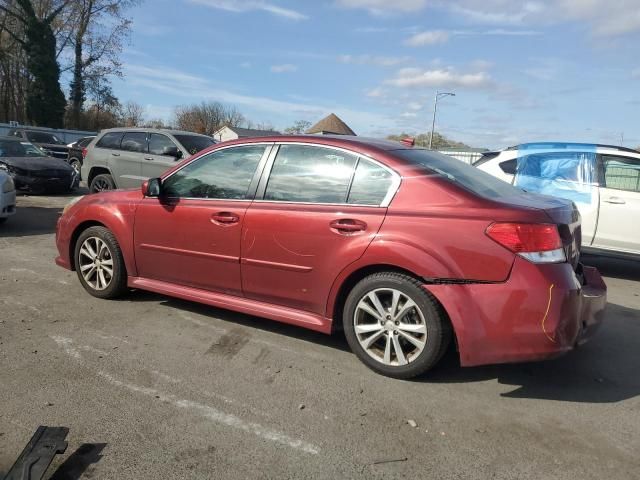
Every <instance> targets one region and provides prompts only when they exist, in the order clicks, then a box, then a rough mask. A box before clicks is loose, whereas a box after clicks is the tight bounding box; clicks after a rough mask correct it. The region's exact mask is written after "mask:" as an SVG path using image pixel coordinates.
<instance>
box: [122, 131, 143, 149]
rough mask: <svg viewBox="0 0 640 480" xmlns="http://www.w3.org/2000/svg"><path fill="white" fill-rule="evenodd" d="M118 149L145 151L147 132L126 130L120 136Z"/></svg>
mask: <svg viewBox="0 0 640 480" xmlns="http://www.w3.org/2000/svg"><path fill="white" fill-rule="evenodd" d="M120 149H121V150H126V151H128V152H140V153H141V152H146V151H147V134H146V133H145V132H127V133H125V134H124V137H122V142H121V143H120Z"/></svg>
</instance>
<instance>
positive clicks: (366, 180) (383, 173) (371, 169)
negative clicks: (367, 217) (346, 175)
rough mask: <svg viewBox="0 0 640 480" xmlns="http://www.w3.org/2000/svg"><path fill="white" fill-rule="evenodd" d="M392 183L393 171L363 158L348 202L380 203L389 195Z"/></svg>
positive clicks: (354, 178) (360, 203)
mask: <svg viewBox="0 0 640 480" xmlns="http://www.w3.org/2000/svg"><path fill="white" fill-rule="evenodd" d="M392 184H393V175H392V174H391V172H389V171H388V170H387V169H385V168H382V167H381V166H380V165H376V164H375V163H373V162H370V161H368V160H364V159H362V158H361V159H360V161H359V162H358V166H357V167H356V173H355V175H354V176H353V183H352V184H351V189H350V190H349V198H348V199H347V203H350V204H355V205H380V204H381V203H382V202H383V201H384V199H385V197H386V196H387V193H388V192H389V189H390V188H391V185H392Z"/></svg>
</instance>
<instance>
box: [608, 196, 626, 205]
mask: <svg viewBox="0 0 640 480" xmlns="http://www.w3.org/2000/svg"><path fill="white" fill-rule="evenodd" d="M604 201H605V202H607V203H613V204H615V205H624V204H625V203H627V202H625V201H624V200H623V199H622V198H620V197H609V198H607V199H605V200H604Z"/></svg>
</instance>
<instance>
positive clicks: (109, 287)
mask: <svg viewBox="0 0 640 480" xmlns="http://www.w3.org/2000/svg"><path fill="white" fill-rule="evenodd" d="M74 259H75V266H76V271H77V272H78V278H79V279H80V283H82V286H83V287H84V289H85V290H86V291H87V292H89V293H90V294H91V295H93V296H94V297H98V298H116V297H118V296H120V295H122V294H123V293H124V292H125V291H126V290H127V269H126V267H125V264H124V259H123V258H122V251H121V250H120V246H119V245H118V241H117V240H116V238H115V236H114V235H113V233H111V231H110V230H109V229H107V228H105V227H100V226H95V227H90V228H88V229H86V230H85V231H84V232H82V233H81V234H80V236H79V237H78V241H77V242H76V246H75V254H74Z"/></svg>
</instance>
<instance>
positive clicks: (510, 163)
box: [499, 158, 518, 175]
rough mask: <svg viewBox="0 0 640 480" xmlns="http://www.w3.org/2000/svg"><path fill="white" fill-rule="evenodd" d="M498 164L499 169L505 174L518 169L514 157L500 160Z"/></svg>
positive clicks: (513, 172)
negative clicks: (503, 160)
mask: <svg viewBox="0 0 640 480" xmlns="http://www.w3.org/2000/svg"><path fill="white" fill-rule="evenodd" d="M499 165H500V169H501V170H502V171H503V172H504V173H506V174H507V175H515V174H516V170H517V169H518V160H517V159H516V158H514V159H513V160H507V161H506V162H500V163H499Z"/></svg>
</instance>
